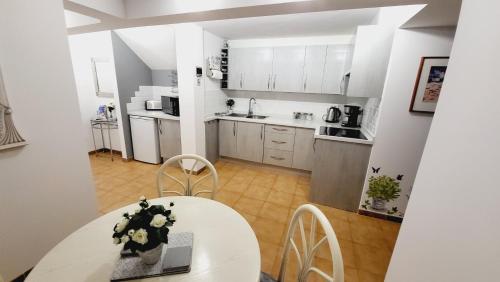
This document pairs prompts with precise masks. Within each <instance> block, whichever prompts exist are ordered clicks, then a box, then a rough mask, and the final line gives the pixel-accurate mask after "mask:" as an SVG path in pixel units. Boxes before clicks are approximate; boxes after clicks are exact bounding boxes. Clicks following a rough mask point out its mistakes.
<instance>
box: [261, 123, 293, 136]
mask: <svg viewBox="0 0 500 282" xmlns="http://www.w3.org/2000/svg"><path fill="white" fill-rule="evenodd" d="M266 132H273V133H281V134H295V127H288V126H279V125H269V124H266Z"/></svg>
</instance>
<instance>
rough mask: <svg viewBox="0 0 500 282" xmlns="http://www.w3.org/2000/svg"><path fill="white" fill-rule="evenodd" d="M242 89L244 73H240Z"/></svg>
mask: <svg viewBox="0 0 500 282" xmlns="http://www.w3.org/2000/svg"><path fill="white" fill-rule="evenodd" d="M240 88H243V73H240Z"/></svg>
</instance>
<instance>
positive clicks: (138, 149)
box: [130, 116, 161, 164]
mask: <svg viewBox="0 0 500 282" xmlns="http://www.w3.org/2000/svg"><path fill="white" fill-rule="evenodd" d="M130 131H131V132H132V146H133V150H134V159H135V160H137V161H141V162H145V163H151V164H159V163H160V162H161V160H160V143H159V141H158V125H157V123H156V119H154V118H150V117H141V116H130Z"/></svg>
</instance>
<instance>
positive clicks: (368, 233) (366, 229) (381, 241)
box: [349, 222, 390, 250]
mask: <svg viewBox="0 0 500 282" xmlns="http://www.w3.org/2000/svg"><path fill="white" fill-rule="evenodd" d="M349 226H350V231H351V236H352V241H353V242H354V243H358V244H364V245H369V246H373V247H378V248H385V249H386V250H390V249H389V244H388V242H387V240H386V234H384V233H383V232H382V230H381V229H379V228H376V227H373V226H372V225H364V224H362V223H352V222H350V223H349Z"/></svg>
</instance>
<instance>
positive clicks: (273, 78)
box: [228, 44, 352, 95]
mask: <svg viewBox="0 0 500 282" xmlns="http://www.w3.org/2000/svg"><path fill="white" fill-rule="evenodd" d="M351 50H352V45H341V44H337V45H328V46H326V45H318V46H285V47H269V48H231V49H229V70H228V75H229V78H228V89H233V90H254V91H255V90H256V91H276V92H299V93H323V94H342V95H343V94H345V93H344V91H343V90H344V87H343V85H344V80H343V78H344V74H345V73H346V71H348V69H349V68H350V59H351V56H350V54H351V53H352V52H351Z"/></svg>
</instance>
